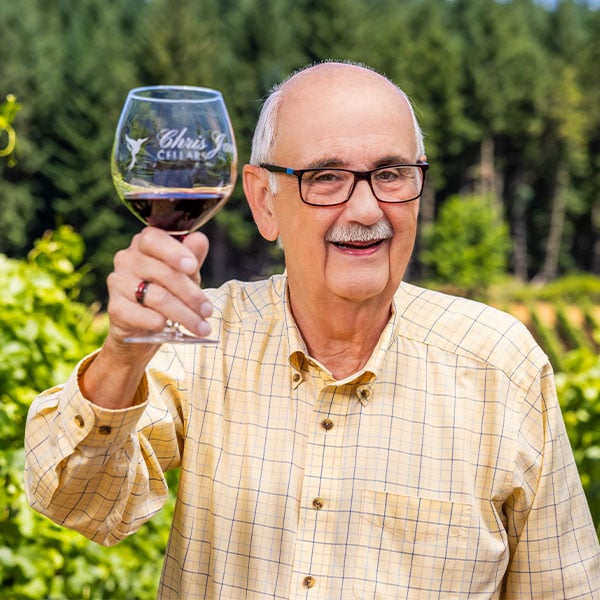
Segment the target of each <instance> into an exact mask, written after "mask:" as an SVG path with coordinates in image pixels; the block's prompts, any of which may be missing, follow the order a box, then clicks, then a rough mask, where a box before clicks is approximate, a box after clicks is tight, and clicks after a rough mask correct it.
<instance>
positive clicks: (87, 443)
mask: <svg viewBox="0 0 600 600" xmlns="http://www.w3.org/2000/svg"><path fill="white" fill-rule="evenodd" d="M93 358H94V356H91V357H88V358H87V359H85V360H84V361H82V363H80V365H79V366H78V368H77V369H76V370H75V371H74V373H73V374H72V375H71V377H70V378H69V380H68V381H67V382H66V383H65V385H64V386H61V387H57V388H53V389H50V390H47V391H46V392H44V393H43V394H41V395H40V396H38V397H37V398H36V399H35V400H34V402H33V403H32V405H31V408H30V410H29V414H28V419H27V426H26V432H25V452H26V464H25V491H26V494H27V497H28V500H29V502H30V504H31V506H32V507H33V508H34V509H35V510H37V511H38V512H40V513H42V514H44V515H46V516H47V517H49V518H50V519H52V520H53V521H55V522H56V523H58V524H60V525H64V526H66V527H69V528H71V529H75V530H76V531H78V532H80V533H81V534H83V535H84V536H86V537H88V538H90V539H92V540H94V541H96V542H98V543H100V544H103V545H112V544H115V543H116V542H118V541H120V540H121V539H123V538H124V537H126V536H127V535H130V534H131V533H134V532H135V531H136V530H137V529H139V528H140V527H141V525H142V524H143V523H145V522H146V521H147V520H148V519H150V517H151V516H152V515H154V514H155V513H157V512H158V511H159V510H160V509H161V508H162V506H163V505H164V503H165V502H166V500H167V497H168V488H167V484H166V481H165V477H164V471H166V470H167V469H169V468H175V467H177V466H178V462H179V443H178V434H177V423H176V421H177V411H176V410H175V411H174V410H169V408H168V407H167V406H166V405H164V404H163V403H161V402H160V401H159V400H158V397H157V395H155V396H156V399H154V398H153V397H152V396H153V394H152V393H150V392H149V386H148V381H147V378H146V376H145V377H144V379H143V380H142V383H141V384H140V386H139V388H138V391H137V393H136V398H135V403H134V406H133V407H131V408H128V409H122V410H109V409H104V408H101V407H99V406H97V405H95V404H93V403H91V402H89V401H88V400H86V399H85V398H84V396H83V395H82V393H81V390H80V387H79V384H78V381H79V377H80V376H81V374H82V373H83V372H84V370H85V369H86V368H87V367H88V366H89V364H90V363H91V361H92V360H93Z"/></svg>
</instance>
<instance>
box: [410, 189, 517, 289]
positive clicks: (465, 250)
mask: <svg viewBox="0 0 600 600" xmlns="http://www.w3.org/2000/svg"><path fill="white" fill-rule="evenodd" d="M423 246H424V247H423V251H422V255H421V257H422V260H423V262H424V263H425V264H426V265H427V266H428V267H429V268H430V270H431V273H432V277H433V278H434V279H435V281H436V282H437V283H441V284H449V285H452V286H455V287H457V288H459V289H461V290H465V291H467V292H468V293H471V294H473V293H477V291H480V290H482V289H485V288H487V287H488V286H490V285H491V284H492V283H494V282H495V281H497V280H498V279H499V278H500V277H502V276H503V275H505V274H506V270H507V265H508V250H509V248H510V237H509V234H508V228H507V226H506V224H505V223H503V221H502V217H501V215H500V213H499V210H498V208H497V206H496V205H495V203H494V201H493V200H492V198H491V197H487V196H467V197H462V196H454V197H452V198H449V199H448V200H447V201H446V202H445V203H444V205H443V206H442V208H441V210H440V213H439V215H438V219H437V221H436V222H435V223H434V224H433V225H431V226H427V227H425V228H424V230H423Z"/></svg>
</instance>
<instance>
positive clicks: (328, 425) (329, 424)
mask: <svg viewBox="0 0 600 600" xmlns="http://www.w3.org/2000/svg"><path fill="white" fill-rule="evenodd" d="M321 427H322V428H323V429H324V430H325V431H329V430H330V429H331V428H332V427H333V421H332V420H331V419H323V420H322V421H321Z"/></svg>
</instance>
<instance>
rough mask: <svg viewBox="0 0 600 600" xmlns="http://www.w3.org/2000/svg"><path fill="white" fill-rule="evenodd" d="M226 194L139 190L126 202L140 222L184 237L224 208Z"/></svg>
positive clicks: (131, 194) (125, 195) (198, 191)
mask: <svg viewBox="0 0 600 600" xmlns="http://www.w3.org/2000/svg"><path fill="white" fill-rule="evenodd" d="M224 199H225V194H224V193H221V192H215V191H202V190H193V189H186V190H177V189H172V190H161V191H150V190H148V191H137V192H129V193H127V194H124V196H123V202H124V203H125V205H126V206H127V208H129V210H130V211H131V212H132V213H133V214H134V215H136V216H137V217H138V218H139V219H140V220H141V221H143V222H144V223H146V224H147V225H150V226H151V227H159V228H160V229H164V230H165V231H168V232H169V233H170V234H172V235H185V234H187V233H189V232H190V231H194V230H196V229H198V228H199V227H200V226H202V225H203V224H204V223H206V222H207V221H208V220H209V219H210V218H211V217H212V216H213V215H214V214H215V213H216V212H217V211H218V210H219V208H220V207H221V204H222V203H223V200H224Z"/></svg>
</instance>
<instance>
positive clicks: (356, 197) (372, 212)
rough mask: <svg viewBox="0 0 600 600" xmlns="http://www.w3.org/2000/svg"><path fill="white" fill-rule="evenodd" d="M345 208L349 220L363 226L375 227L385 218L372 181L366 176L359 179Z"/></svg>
mask: <svg viewBox="0 0 600 600" xmlns="http://www.w3.org/2000/svg"><path fill="white" fill-rule="evenodd" d="M345 207H346V211H345V213H346V216H347V218H349V219H350V220H352V221H356V222H357V223H362V224H363V225H373V224H374V223H377V222H378V221H379V220H380V219H381V217H382V216H383V210H382V209H381V205H380V202H379V201H378V200H377V198H376V197H375V193H374V192H373V188H372V187H371V181H370V180H369V179H368V177H365V176H362V177H360V176H359V177H358V178H357V181H356V185H355V186H354V189H353V190H352V193H351V194H350V198H349V199H348V201H347V202H346V204H345Z"/></svg>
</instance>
